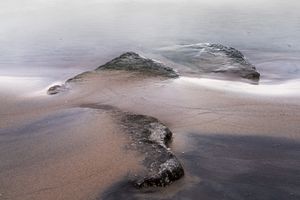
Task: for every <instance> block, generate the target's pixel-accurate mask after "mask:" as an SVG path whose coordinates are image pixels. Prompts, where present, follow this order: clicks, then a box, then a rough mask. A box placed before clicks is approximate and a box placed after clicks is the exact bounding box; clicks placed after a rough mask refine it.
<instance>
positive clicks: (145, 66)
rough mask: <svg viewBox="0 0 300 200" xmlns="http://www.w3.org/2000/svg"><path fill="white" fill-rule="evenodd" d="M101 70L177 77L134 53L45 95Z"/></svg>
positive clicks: (89, 72) (55, 90)
mask: <svg viewBox="0 0 300 200" xmlns="http://www.w3.org/2000/svg"><path fill="white" fill-rule="evenodd" d="M103 70H124V71H130V72H138V73H140V74H142V75H147V76H162V77H167V78H177V77H179V75H178V74H177V72H176V71H175V70H174V69H172V68H170V67H167V66H165V65H164V64H162V63H159V62H157V61H154V60H151V59H148V58H144V57H142V56H140V55H138V54H137V53H134V52H127V53H124V54H122V55H121V56H119V57H117V58H115V59H113V60H111V61H110V62H108V63H106V64H104V65H102V66H100V67H98V68H97V69H95V70H93V71H87V72H83V73H81V74H78V75H76V76H74V77H72V78H69V79H68V80H67V81H66V82H65V84H64V85H62V86H59V85H55V86H52V87H51V88H49V89H48V92H47V93H48V94H49V95H53V94H57V93H59V92H60V91H61V89H63V87H64V86H66V85H68V84H69V83H72V82H79V81H83V80H84V78H85V77H87V76H88V75H91V74H95V75H97V73H100V72H101V71H103Z"/></svg>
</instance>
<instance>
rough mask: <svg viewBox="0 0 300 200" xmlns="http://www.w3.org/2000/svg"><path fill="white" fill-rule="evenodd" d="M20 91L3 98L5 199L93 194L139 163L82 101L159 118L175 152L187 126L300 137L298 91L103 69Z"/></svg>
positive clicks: (104, 118) (0, 180)
mask: <svg viewBox="0 0 300 200" xmlns="http://www.w3.org/2000/svg"><path fill="white" fill-rule="evenodd" d="M45 92H46V91H45ZM18 98H19V99H18ZM18 98H17V97H16V99H15V100H14V101H7V99H6V100H5V99H4V100H1V101H3V102H1V103H2V105H5V106H2V107H1V113H0V115H1V120H0V125H1V128H2V129H1V132H0V133H1V134H0V144H1V146H0V149H1V150H0V160H1V164H0V186H1V187H0V193H1V195H2V196H1V197H4V199H5V198H6V199H72V200H74V199H95V198H96V197H97V196H98V195H99V193H100V192H101V191H103V190H104V189H105V188H106V187H108V186H109V185H110V184H112V183H113V182H115V181H117V180H119V179H121V178H122V177H123V176H125V175H126V174H127V173H128V172H130V171H133V173H134V172H136V171H137V170H138V169H139V167H138V164H137V163H138V162H139V161H140V160H141V158H140V157H137V156H136V154H135V153H133V152H128V151H127V150H125V149H124V146H125V145H126V144H128V141H127V139H126V136H125V135H123V134H122V133H121V132H120V131H119V129H118V126H117V124H115V123H114V121H113V119H111V117H110V115H109V114H108V113H106V112H105V111H93V110H89V109H83V108H78V107H79V106H80V105H81V104H86V103H89V104H108V105H112V106H115V107H118V108H120V109H122V110H124V111H131V112H135V113H139V114H146V115H150V116H153V117H156V118H158V119H160V120H161V121H162V122H164V123H165V124H166V125H168V126H169V128H170V129H171V130H172V131H173V133H174V141H173V144H172V148H173V150H175V151H176V152H180V151H186V150H187V149H189V148H192V147H190V146H189V144H188V143H187V142H188V141H187V140H186V137H185V135H184V133H187V132H193V133H200V134H230V135H232V134H235V135H261V136H272V137H284V138H289V139H293V140H299V137H300V134H299V133H300V125H299V121H300V114H299V113H300V112H299V111H300V106H299V104H298V103H297V98H291V97H288V98H287V97H284V96H281V97H277V98H273V97H269V96H260V97H257V96H253V95H245V94H236V93H232V92H225V91H223V92H222V91H217V90H214V89H210V88H206V87H201V86H199V85H194V84H190V83H187V82H185V81H182V80H181V79H176V80H165V79H160V78H145V77H137V76H136V75H134V74H128V73H124V72H104V73H102V74H101V75H98V76H94V75H91V76H89V77H87V78H86V80H85V81H83V82H80V83H76V84H72V89H71V90H70V91H67V92H65V93H63V94H60V95H56V96H31V97H28V96H27V97H26V98H25V97H24V98H21V99H20V97H18ZM38 120H41V121H39V122H37V121H38Z"/></svg>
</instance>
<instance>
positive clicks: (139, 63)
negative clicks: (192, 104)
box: [96, 52, 179, 78]
mask: <svg viewBox="0 0 300 200" xmlns="http://www.w3.org/2000/svg"><path fill="white" fill-rule="evenodd" d="M96 70H97V71H99V70H125V71H133V72H140V73H143V74H145V75H156V76H165V77H168V78H177V77H178V76H179V75H178V74H177V73H176V71H175V70H174V69H172V68H170V67H167V66H165V65H164V64H162V63H159V62H157V61H154V60H151V59H148V58H144V57H142V56H140V55H139V54H137V53H134V52H127V53H124V54H122V55H121V56H119V57H117V58H115V59H113V60H111V61H109V62H108V63H106V64H104V65H102V66H100V67H98V68H97V69H96Z"/></svg>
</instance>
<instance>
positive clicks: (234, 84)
mask: <svg viewBox="0 0 300 200" xmlns="http://www.w3.org/2000/svg"><path fill="white" fill-rule="evenodd" d="M179 81H182V82H186V83H192V84H196V85H201V86H203V87H207V88H211V89H215V90H222V91H229V92H237V93H248V94H256V95H265V96H267V95H272V96H300V79H294V80H289V81H286V82H281V83H278V84H263V83H262V84H258V85H254V84H249V83H243V82H238V81H225V80H215V79H208V78H190V77H181V78H180V79H179Z"/></svg>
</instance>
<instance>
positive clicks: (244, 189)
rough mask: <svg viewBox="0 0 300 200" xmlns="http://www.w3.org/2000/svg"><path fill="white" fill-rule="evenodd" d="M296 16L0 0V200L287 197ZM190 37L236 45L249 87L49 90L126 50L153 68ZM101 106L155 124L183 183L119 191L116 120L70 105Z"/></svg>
mask: <svg viewBox="0 0 300 200" xmlns="http://www.w3.org/2000/svg"><path fill="white" fill-rule="evenodd" d="M299 10H300V1H299V0H285V1H284V0H26V1H21V0H1V1H0V25H1V26H0V102H1V105H2V106H0V120H1V121H0V157H1V156H2V157H1V158H0V199H1V197H3V196H4V199H9V197H15V198H12V199H44V198H46V197H47V198H48V199H58V198H55V197H60V198H61V199H76V198H77V199H87V198H86V197H87V196H89V197H90V199H97V198H99V199H197V198H198V197H201V198H203V199H236V200H240V199H262V200H265V199H268V200H269V199H270V200H271V199H272V200H274V199H278V200H282V199H295V200H296V199H299V197H300V193H299V191H300V189H299V188H300V182H299V180H300V172H299V166H300V163H299V161H300V159H299V158H300V157H299V155H300V153H299V152H300V149H299V147H300V145H299V130H300V126H299V119H300V116H299V113H300V112H299V110H300V107H299V96H300V12H299ZM199 43H217V44H223V45H226V46H231V47H234V48H236V49H238V50H240V51H241V52H242V53H243V54H244V55H245V56H246V58H247V59H248V60H249V62H251V63H252V64H254V65H255V66H256V68H257V70H258V71H259V72H260V74H261V78H260V81H259V83H258V84H249V82H243V81H237V80H231V79H217V78H216V77H205V76H203V77H202V76H188V73H187V74H185V73H184V71H183V74H181V77H180V78H178V79H175V80H166V81H165V80H164V81H161V80H160V79H159V80H158V79H155V78H154V79H153V80H152V79H150V78H149V79H147V80H146V79H145V80H142V79H139V77H138V78H137V77H133V76H131V75H130V76H129V74H126V73H125V74H122V73H120V74H118V73H116V74H115V75H114V76H113V73H112V74H109V73H108V74H109V75H108V76H106V74H105V73H103V74H100V75H99V77H98V78H95V80H93V79H91V80H89V81H90V82H88V81H87V82H88V83H85V84H83V85H80V84H79V85H77V86H75V84H74V88H72V89H74V90H70V91H71V92H69V93H68V92H66V93H65V94H66V95H65V96H64V95H60V94H59V95H57V96H56V95H54V96H48V95H47V89H48V88H49V86H52V85H54V84H61V83H64V81H65V80H66V79H68V78H71V77H73V76H74V75H77V74H79V73H82V72H84V71H87V70H92V69H95V68H96V67H98V66H100V65H102V64H104V63H105V62H107V61H110V60H111V59H113V58H115V57H117V56H119V55H120V54H122V53H124V52H127V51H134V52H138V53H139V54H141V55H144V56H146V57H149V58H153V59H156V60H160V59H164V58H163V55H161V54H160V53H161V50H162V49H166V48H167V49H172V47H175V46H178V45H189V44H199ZM174 51H176V48H174ZM162 61H164V60H162ZM167 64H168V63H167ZM171 67H173V66H171ZM110 75H112V76H110ZM134 79H137V80H134ZM131 81H132V82H131ZM18 95H20V96H21V98H18V97H19V96H18ZM250 96H251V97H250ZM270 96H271V98H270ZM23 97H25V98H23ZM249 97H250V98H249ZM273 97H278V98H273ZM103 102H105V104H108V105H111V106H115V107H116V108H120V109H123V110H124V111H129V112H134V113H137V114H144V115H149V116H153V117H156V118H158V119H159V120H160V121H162V122H166V125H167V126H168V127H170V129H171V130H172V132H173V133H174V134H173V136H174V137H173V141H172V143H171V146H170V148H171V150H172V151H174V153H175V154H176V156H178V158H179V159H180V161H181V162H182V163H183V165H184V170H185V173H186V174H185V176H184V178H182V179H181V180H179V181H178V182H175V183H174V184H172V185H171V186H170V187H167V188H164V189H157V190H152V189H150V190H146V191H143V190H136V189H135V188H133V187H132V186H131V185H129V184H128V179H127V178H128V177H126V176H125V175H124V174H126V173H127V172H128V171H130V172H131V171H132V173H136V171H135V170H134V169H133V168H132V166H135V167H137V168H138V167H140V165H138V164H137V163H136V162H138V161H137V157H136V155H135V154H133V155H131V153H128V152H127V150H124V148H123V146H122V145H126V144H127V140H126V139H125V138H122V137H123V136H124V135H125V134H124V135H122V137H120V136H119V135H112V133H114V132H118V131H117V130H116V131H113V130H115V129H114V128H116V127H115V125H116V126H117V125H119V124H117V123H115V122H114V121H113V120H112V121H110V118H108V114H107V111H103V113H102V111H99V110H101V109H99V110H89V109H87V108H82V104H85V103H94V104H95V105H96V104H98V103H103ZM74 111H76V112H74ZM77 111H78V112H79V111H80V113H77ZM62 115H63V116H67V118H64V117H62ZM99 115H100V116H99ZM83 119H85V120H83ZM2 126H3V127H2ZM106 126H107V127H106ZM103 129H104V130H103ZM103 131H104V132H103ZM74 133H75V135H74ZM101 133H102V134H101ZM122 134H123V132H122ZM123 139H124V141H123ZM119 140H120V141H119ZM7 141H9V142H7ZM111 141H114V143H113V144H114V145H111V143H109V142H111ZM78 145H79V146H80V148H78ZM57 147H59V148H57ZM88 147H90V150H89V151H88V150H87V148H88ZM92 147H93V148H92ZM81 148H82V149H81ZM81 150H83V151H81ZM84 150H86V151H84ZM119 151H120V152H119ZM103 152H104V153H103ZM111 152H112V153H113V154H111ZM69 153H71V156H70V154H69ZM54 154H55V155H57V156H58V157H59V159H58V158H56V159H58V160H59V161H61V162H59V163H58V165H56V164H55V163H56V162H57V160H55V157H54V159H52V158H53V157H52V156H53V155H54ZM123 154H124V155H123ZM125 154H128V155H127V156H128V157H130V158H131V159H132V163H131V160H130V159H127V157H126V156H125ZM118 157H120V158H119V159H120V160H118V159H116V158H118ZM60 158H61V159H60ZM73 158H74V159H73ZM72 159H73V160H72ZM44 160H46V161H47V162H44ZM126 160H128V163H127V164H128V166H127V168H126V166H125V165H124V162H125V163H126ZM129 161H130V162H129ZM110 162H111V163H112V164H109V163H110ZM16 163H17V164H16ZM66 163H67V165H66ZM74 163H75V165H74ZM95 163H96V164H95ZM60 164H61V165H60ZM136 165H137V166H136ZM28 166H29V167H28ZM35 166H37V167H38V168H35ZM53 166H54V167H53ZM99 167H100V168H99ZM101 167H103V168H101ZM37 169H38V170H37ZM70 169H71V170H70ZM88 169H89V170H90V171H89V170H88ZM102 169H103V170H102ZM107 169H109V170H111V172H109V173H108V172H106V171H105V170H107ZM26 170H27V171H26ZM98 170H99V171H100V172H101V173H103V174H104V175H103V174H101V173H100V174H98V176H94V175H95V172H98ZM116 172H117V173H116ZM118 172H120V173H118ZM121 172H122V173H121ZM123 173H124V174H123ZM78 174H81V175H82V176H80V177H79V178H78V180H77V179H74V177H76V176H77V175H78ZM96 174H97V173H96ZM52 175H53V176H52ZM86 175H88V176H87V177H88V178H86ZM82 177H85V179H84V181H86V182H81V181H82V180H83V179H82ZM90 177H93V178H94V179H92V178H90ZM103 177H104V178H103ZM105 177H106V178H105ZM107 180H109V181H107ZM98 181H100V183H98ZM69 183H72V184H69ZM97 184H98V185H97ZM78 188H79V189H78ZM99 188H101V190H100V189H99ZM104 188H105V190H104ZM103 191H104V192H103ZM39 195H41V196H39ZM51 195H53V196H51ZM64 195H66V197H69V198H65V196H64ZM80 195H82V198H80V197H81V196H80ZM85 195H86V196H85ZM6 197H7V198H6ZM43 197H44V198H43ZM92 197H95V198H92ZM47 198H46V199H47Z"/></svg>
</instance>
